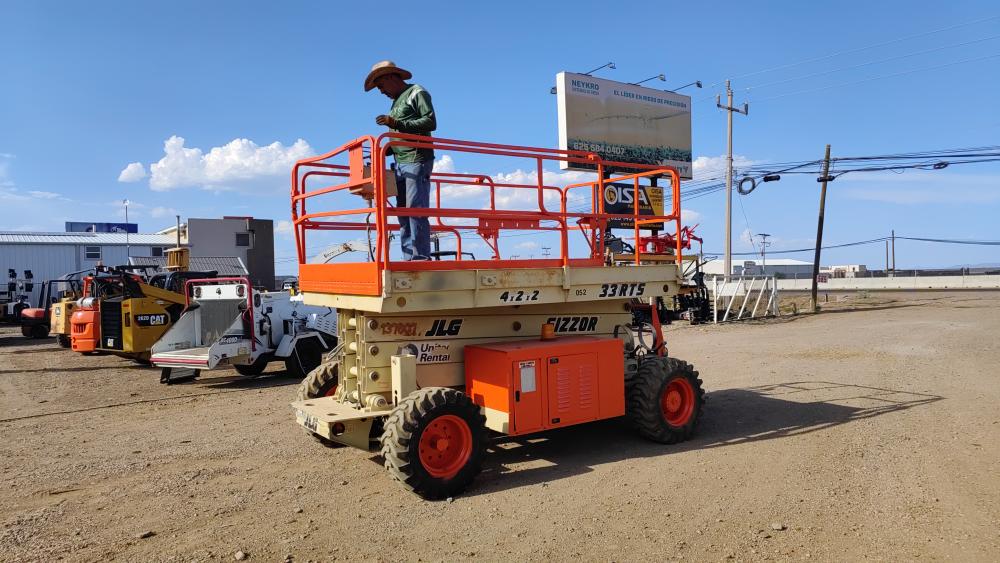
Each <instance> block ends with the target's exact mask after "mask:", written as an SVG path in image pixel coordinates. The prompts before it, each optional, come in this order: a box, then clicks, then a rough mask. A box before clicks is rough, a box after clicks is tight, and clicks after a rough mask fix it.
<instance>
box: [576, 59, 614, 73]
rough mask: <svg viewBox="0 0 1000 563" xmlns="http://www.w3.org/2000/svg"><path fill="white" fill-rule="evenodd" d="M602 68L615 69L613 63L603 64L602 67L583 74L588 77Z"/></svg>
mask: <svg viewBox="0 0 1000 563" xmlns="http://www.w3.org/2000/svg"><path fill="white" fill-rule="evenodd" d="M602 68H610V69H611V70H614V69H615V68H616V67H615V63H613V62H612V63H606V64H603V65H601V66H599V67H597V68H595V69H594V70H592V71H590V72H585V73H583V74H584V75H586V76H590V75H591V74H594V73H595V72H597V71H599V70H601V69H602Z"/></svg>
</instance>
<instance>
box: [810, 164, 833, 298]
mask: <svg viewBox="0 0 1000 563" xmlns="http://www.w3.org/2000/svg"><path fill="white" fill-rule="evenodd" d="M829 179H830V145H827V146H826V156H824V157H823V175H822V176H820V177H819V178H817V180H818V181H820V182H822V183H823V187H822V188H821V189H820V192H819V221H818V222H817V224H816V256H815V258H813V283H812V308H813V312H814V313H817V312H819V301H818V300H817V298H816V293H817V292H818V290H819V286H818V284H819V254H820V249H821V248H822V247H823V218H824V215H825V214H826V182H827V181H828V180H829Z"/></svg>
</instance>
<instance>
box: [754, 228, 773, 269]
mask: <svg viewBox="0 0 1000 563" xmlns="http://www.w3.org/2000/svg"><path fill="white" fill-rule="evenodd" d="M757 236H759V237H760V259H761V262H762V264H761V266H760V267H761V272H762V273H763V274H764V275H765V276H766V275H767V272H764V269H765V268H767V247H769V246H771V243H769V242H767V237H769V236H771V235H769V234H767V233H757Z"/></svg>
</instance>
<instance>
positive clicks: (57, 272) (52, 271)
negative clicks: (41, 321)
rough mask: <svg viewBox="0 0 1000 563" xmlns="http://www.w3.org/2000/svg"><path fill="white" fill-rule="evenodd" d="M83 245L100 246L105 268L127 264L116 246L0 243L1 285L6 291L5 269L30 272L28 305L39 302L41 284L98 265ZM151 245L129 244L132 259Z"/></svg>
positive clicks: (19, 273) (147, 253)
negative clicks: (32, 279) (33, 277)
mask: <svg viewBox="0 0 1000 563" xmlns="http://www.w3.org/2000/svg"><path fill="white" fill-rule="evenodd" d="M86 246H101V261H103V263H104V265H105V266H121V265H123V264H127V263H128V260H127V259H126V251H125V246H117V245H82V244H81V245H77V244H0V283H2V284H4V289H5V290H6V284H7V279H8V278H7V269H8V268H14V269H15V270H17V277H18V278H22V277H23V276H24V270H31V273H32V274H34V276H35V288H34V290H32V292H31V293H30V300H31V306H32V307H34V306H35V304H36V303H38V297H39V295H40V294H41V291H42V282H43V281H45V280H49V279H52V278H58V277H60V276H62V275H64V274H68V273H70V272H76V271H79V270H86V269H89V268H93V267H94V266H96V265H97V262H98V261H97V260H87V259H86V258H85V256H86V252H85V247H86ZM150 253H151V251H150V246H148V245H141V246H136V245H132V248H131V255H132V256H150Z"/></svg>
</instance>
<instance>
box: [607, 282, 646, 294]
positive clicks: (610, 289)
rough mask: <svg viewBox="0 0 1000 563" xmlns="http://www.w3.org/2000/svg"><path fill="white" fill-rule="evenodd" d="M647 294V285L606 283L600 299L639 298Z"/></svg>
mask: <svg viewBox="0 0 1000 563" xmlns="http://www.w3.org/2000/svg"><path fill="white" fill-rule="evenodd" d="M645 292H646V284H645V283H605V284H602V285H601V294H600V295H598V297H639V296H640V295H642V294H643V293H645Z"/></svg>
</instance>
